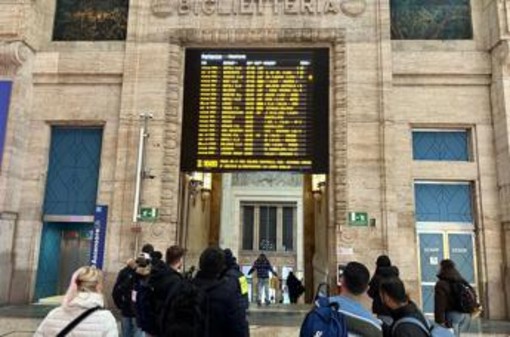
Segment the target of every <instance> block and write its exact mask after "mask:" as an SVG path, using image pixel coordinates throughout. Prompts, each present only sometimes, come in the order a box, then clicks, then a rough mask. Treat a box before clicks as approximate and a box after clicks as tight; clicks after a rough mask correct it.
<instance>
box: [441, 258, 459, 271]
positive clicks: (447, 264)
mask: <svg viewBox="0 0 510 337" xmlns="http://www.w3.org/2000/svg"><path fill="white" fill-rule="evenodd" d="M440 266H441V270H442V271H447V270H454V269H455V262H453V261H452V260H450V259H444V260H442V261H441V264H440Z"/></svg>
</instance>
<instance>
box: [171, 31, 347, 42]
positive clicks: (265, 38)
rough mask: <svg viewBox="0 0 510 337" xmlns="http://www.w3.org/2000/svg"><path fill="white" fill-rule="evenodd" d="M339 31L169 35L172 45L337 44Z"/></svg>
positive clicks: (175, 32)
mask: <svg viewBox="0 0 510 337" xmlns="http://www.w3.org/2000/svg"><path fill="white" fill-rule="evenodd" d="M343 34H344V33H343V30H340V29H292V28H288V29H250V28H244V29H243V28H240V29H211V30H209V29H192V28H190V29H177V30H174V31H172V32H171V33H170V42H171V43H172V44H179V45H186V44H193V43H210V44H224V43H242V44H254V43H257V44H260V43H263V44H267V43H293V42H295V43H299V42H316V43H319V42H324V43H333V44H335V43H337V42H338V41H341V40H343Z"/></svg>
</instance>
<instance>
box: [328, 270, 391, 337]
mask: <svg viewBox="0 0 510 337" xmlns="http://www.w3.org/2000/svg"><path fill="white" fill-rule="evenodd" d="M369 280H370V272H369V271H368V269H367V267H366V266H365V265H364V264H362V263H359V262H349V263H348V264H347V265H346V266H345V269H344V270H343V274H342V276H341V279H340V281H341V282H342V288H341V293H340V295H339V296H334V297H331V298H330V302H332V303H337V305H338V308H339V309H338V311H339V312H340V313H341V314H343V315H345V318H346V322H347V330H348V331H349V335H350V336H351V335H353V336H363V337H382V326H381V321H379V320H378V319H377V318H375V317H374V316H373V314H372V313H371V312H370V311H368V310H367V309H365V308H364V307H363V305H362V302H363V298H364V296H365V293H366V292H367V289H368V281H369Z"/></svg>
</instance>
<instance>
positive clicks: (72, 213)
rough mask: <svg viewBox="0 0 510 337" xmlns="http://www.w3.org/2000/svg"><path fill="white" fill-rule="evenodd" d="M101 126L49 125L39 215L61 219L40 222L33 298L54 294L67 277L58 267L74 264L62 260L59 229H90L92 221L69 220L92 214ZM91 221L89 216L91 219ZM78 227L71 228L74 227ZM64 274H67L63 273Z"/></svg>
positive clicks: (61, 234)
mask: <svg viewBox="0 0 510 337" xmlns="http://www.w3.org/2000/svg"><path fill="white" fill-rule="evenodd" d="M102 133H103V130H102V128H72V127H71V128H70V127H53V128H52V132H51V145H50V157H49V165H48V174H47V177H48V178H47V181H46V190H45V196H44V206H43V216H44V217H45V218H47V217H48V216H52V217H53V218H55V217H56V218H58V217H62V218H63V219H67V220H61V221H62V222H56V221H55V220H52V221H51V222H46V223H44V225H43V232H42V235H41V246H40V252H39V263H38V269H37V279H36V288H35V296H34V297H35V299H36V300H38V299H40V298H43V297H48V296H54V295H57V294H58V292H59V286H60V288H61V289H62V287H63V284H65V283H67V282H68V281H69V280H67V279H61V278H62V276H61V275H63V273H62V272H61V270H62V269H66V268H67V269H69V268H71V269H72V268H76V265H75V264H72V265H71V264H69V266H62V263H69V261H70V260H69V259H65V260H62V244H61V243H62V238H63V235H64V234H63V232H65V231H67V230H71V229H72V230H85V231H87V230H90V229H91V228H92V227H91V226H92V223H72V222H70V221H71V220H69V219H73V217H74V218H75V217H78V216H82V217H83V216H90V217H93V215H94V208H95V205H96V198H97V185H98V178H99V167H100V158H101V145H102ZM91 221H92V220H91ZM76 226H77V227H78V228H75V227H76ZM65 278H67V277H65Z"/></svg>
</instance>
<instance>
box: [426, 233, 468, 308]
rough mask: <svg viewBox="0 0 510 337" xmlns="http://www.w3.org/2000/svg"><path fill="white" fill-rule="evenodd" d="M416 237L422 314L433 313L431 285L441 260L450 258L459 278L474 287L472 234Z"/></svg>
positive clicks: (436, 234)
mask: <svg viewBox="0 0 510 337" xmlns="http://www.w3.org/2000/svg"><path fill="white" fill-rule="evenodd" d="M418 238H419V247H420V267H421V268H420V269H421V270H420V275H421V293H422V303H423V311H424V312H425V313H433V312H434V286H435V284H436V282H437V277H436V275H437V273H438V272H439V263H440V262H441V260H443V259H450V260H452V261H453V262H455V265H456V267H457V270H458V271H459V272H460V274H461V275H462V277H464V278H465V279H466V281H468V282H469V283H471V285H472V286H473V287H476V279H475V260H474V235H473V234H472V233H470V232H451V231H443V232H439V233H430V232H421V233H419V234H418Z"/></svg>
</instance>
